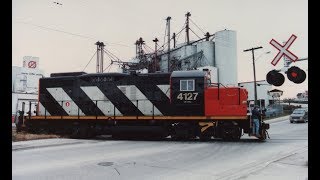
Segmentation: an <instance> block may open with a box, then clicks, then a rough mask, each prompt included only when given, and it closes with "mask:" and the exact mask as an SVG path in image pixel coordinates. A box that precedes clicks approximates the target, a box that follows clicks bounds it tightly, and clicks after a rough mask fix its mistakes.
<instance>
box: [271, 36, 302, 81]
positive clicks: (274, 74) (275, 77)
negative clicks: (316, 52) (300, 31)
mask: <svg viewBox="0 0 320 180" xmlns="http://www.w3.org/2000/svg"><path fill="white" fill-rule="evenodd" d="M296 38H297V36H296V35H294V34H292V35H291V37H290V38H289V40H288V41H287V42H283V46H282V45H280V44H279V43H278V42H277V41H275V40H274V39H272V40H271V41H270V44H271V45H273V46H274V47H275V48H277V49H278V50H279V53H278V54H277V56H276V57H275V58H274V59H273V60H272V62H271V64H272V65H274V66H275V65H276V64H277V63H278V61H279V60H280V58H281V56H283V61H284V66H283V68H282V69H280V70H275V69H274V70H271V71H269V72H268V74H267V76H266V79H267V82H268V83H269V84H272V85H274V86H281V85H282V84H283V83H284V80H285V77H284V75H283V74H281V73H280V72H281V71H282V72H284V73H285V74H287V78H288V79H289V80H290V81H292V82H294V83H296V84H301V83H302V82H304V80H305V79H306V76H307V75H306V73H305V72H304V70H302V69H300V68H299V67H297V66H292V67H290V64H291V63H292V62H296V61H304V60H308V58H302V59H298V57H297V56H296V55H294V54H293V53H291V52H290V51H289V50H288V48H289V47H290V45H291V44H292V43H293V41H294V40H295V39H296ZM289 58H290V59H289Z"/></svg>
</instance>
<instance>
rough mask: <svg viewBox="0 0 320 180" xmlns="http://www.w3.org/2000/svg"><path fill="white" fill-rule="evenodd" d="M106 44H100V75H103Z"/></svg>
mask: <svg viewBox="0 0 320 180" xmlns="http://www.w3.org/2000/svg"><path fill="white" fill-rule="evenodd" d="M104 46H105V45H104V43H103V42H101V43H100V53H101V56H100V62H101V64H100V73H103V53H104Z"/></svg>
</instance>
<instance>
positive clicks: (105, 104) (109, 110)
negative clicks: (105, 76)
mask: <svg viewBox="0 0 320 180" xmlns="http://www.w3.org/2000/svg"><path fill="white" fill-rule="evenodd" d="M80 88H81V89H82V90H83V91H84V92H85V93H86V94H87V96H88V97H89V98H90V99H91V100H92V101H93V102H94V103H96V101H97V106H98V108H99V109H100V110H101V111H102V112H103V113H104V114H105V115H107V116H113V115H114V108H115V115H116V116H119V115H120V116H122V114H121V112H120V111H119V110H118V109H117V108H116V107H115V106H114V105H113V103H112V102H111V101H110V100H109V99H108V98H107V97H106V96H105V95H104V94H103V93H102V92H101V90H100V89H99V88H98V87H97V86H81V87H80Z"/></svg>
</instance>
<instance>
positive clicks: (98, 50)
mask: <svg viewBox="0 0 320 180" xmlns="http://www.w3.org/2000/svg"><path fill="white" fill-rule="evenodd" d="M95 45H97V68H96V72H97V73H99V71H100V68H99V64H100V58H99V56H100V42H99V41H98V42H96V43H95Z"/></svg>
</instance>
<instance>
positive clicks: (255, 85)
mask: <svg viewBox="0 0 320 180" xmlns="http://www.w3.org/2000/svg"><path fill="white" fill-rule="evenodd" d="M261 48H262V46H260V47H255V48H251V49H245V50H243V52H247V51H251V52H252V65H253V78H254V80H253V87H254V105H258V104H257V82H256V65H255V63H254V50H257V49H261Z"/></svg>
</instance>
